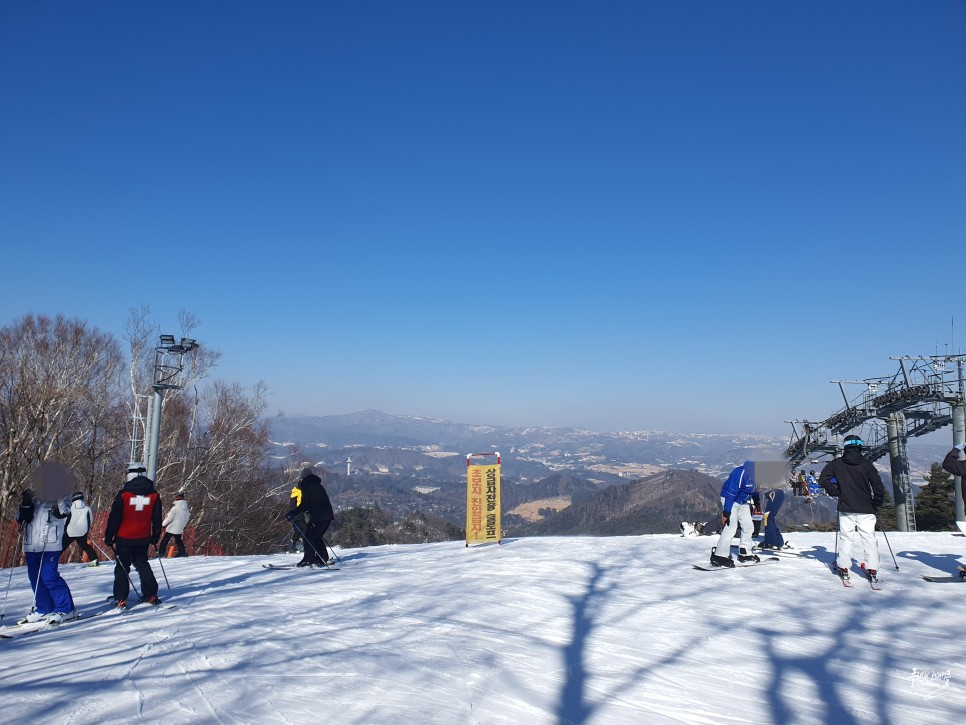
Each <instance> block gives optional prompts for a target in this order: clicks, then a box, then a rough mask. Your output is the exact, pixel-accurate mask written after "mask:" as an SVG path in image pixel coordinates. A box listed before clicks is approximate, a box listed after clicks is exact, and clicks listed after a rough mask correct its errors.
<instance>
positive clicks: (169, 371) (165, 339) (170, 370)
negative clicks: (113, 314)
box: [144, 335, 199, 481]
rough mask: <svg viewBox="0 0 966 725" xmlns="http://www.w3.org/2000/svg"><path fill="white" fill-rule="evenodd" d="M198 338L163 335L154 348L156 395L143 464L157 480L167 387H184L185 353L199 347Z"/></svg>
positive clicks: (152, 404) (150, 413) (173, 388)
mask: <svg viewBox="0 0 966 725" xmlns="http://www.w3.org/2000/svg"><path fill="white" fill-rule="evenodd" d="M198 347H199V344H198V341H197V340H194V339H191V338H188V337H182V338H181V342H180V343H178V342H175V339H174V335H161V336H160V337H159V343H158V346H157V347H156V348H155V349H154V382H153V383H152V384H151V388H152V390H154V395H153V396H152V397H151V400H150V405H149V416H148V435H147V436H146V440H145V450H144V465H145V468H147V474H146V475H147V477H148V478H150V479H151V480H152V481H157V475H158V446H159V444H160V441H161V407H162V404H163V403H164V392H165V391H166V390H181V389H182V388H184V385H183V384H182V383H181V382H180V381H179V379H178V376H179V375H180V374H181V371H182V370H184V356H185V354H186V353H189V352H191V351H193V350H196V349H198Z"/></svg>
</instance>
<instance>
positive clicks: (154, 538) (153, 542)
mask: <svg viewBox="0 0 966 725" xmlns="http://www.w3.org/2000/svg"><path fill="white" fill-rule="evenodd" d="M159 541H161V537H160V536H152V537H151V546H153V547H154V548H155V549H157V548H158V542H159Z"/></svg>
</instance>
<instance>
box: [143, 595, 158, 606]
mask: <svg viewBox="0 0 966 725" xmlns="http://www.w3.org/2000/svg"><path fill="white" fill-rule="evenodd" d="M160 603H161V600H160V599H158V597H157V595H152V596H150V597H141V604H152V605H154V606H155V607H156V606H158V605H159V604H160Z"/></svg>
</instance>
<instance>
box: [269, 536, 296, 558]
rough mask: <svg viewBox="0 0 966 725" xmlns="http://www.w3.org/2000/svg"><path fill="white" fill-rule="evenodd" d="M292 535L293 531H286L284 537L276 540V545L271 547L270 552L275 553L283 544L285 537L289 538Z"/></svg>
mask: <svg viewBox="0 0 966 725" xmlns="http://www.w3.org/2000/svg"><path fill="white" fill-rule="evenodd" d="M291 535H292V532H291V531H286V532H285V533H284V534H282V538H281V539H279V540H278V541H276V542H275V546H273V547H272V548H271V549H269V553H274V552H275V550H276V549H277V548H278V547H280V546H281V545H282V542H283V541H285V539H287V538H288V537H289V536H291Z"/></svg>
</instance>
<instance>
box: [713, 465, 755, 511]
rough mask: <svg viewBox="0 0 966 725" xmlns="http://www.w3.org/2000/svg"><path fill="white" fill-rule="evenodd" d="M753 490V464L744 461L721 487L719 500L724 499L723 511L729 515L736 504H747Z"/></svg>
mask: <svg viewBox="0 0 966 725" xmlns="http://www.w3.org/2000/svg"><path fill="white" fill-rule="evenodd" d="M754 490H755V462H754V461H745V463H744V465H741V466H738V467H737V468H736V469H735V470H733V471H732V472H731V475H730V476H728V480H727V481H725V482H724V486H722V487H721V498H723V499H724V511H725V513H726V514H730V513H731V509H732V507H733V506H734V505H735V504H736V503H738V504H742V503H748V502H749V501H750V500H751V494H752V493H753V492H754Z"/></svg>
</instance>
